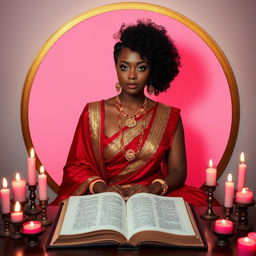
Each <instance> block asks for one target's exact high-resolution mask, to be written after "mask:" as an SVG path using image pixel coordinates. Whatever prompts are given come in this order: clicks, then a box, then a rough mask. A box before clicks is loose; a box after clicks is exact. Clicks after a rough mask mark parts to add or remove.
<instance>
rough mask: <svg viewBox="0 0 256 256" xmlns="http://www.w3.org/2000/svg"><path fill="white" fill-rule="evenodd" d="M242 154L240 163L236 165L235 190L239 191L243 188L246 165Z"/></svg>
mask: <svg viewBox="0 0 256 256" xmlns="http://www.w3.org/2000/svg"><path fill="white" fill-rule="evenodd" d="M244 160H245V157H244V152H242V153H241V155H240V163H239V165H238V177H237V190H238V191H241V190H242V188H243V187H244V186H245V179H246V169H247V165H246V164H245V163H244Z"/></svg>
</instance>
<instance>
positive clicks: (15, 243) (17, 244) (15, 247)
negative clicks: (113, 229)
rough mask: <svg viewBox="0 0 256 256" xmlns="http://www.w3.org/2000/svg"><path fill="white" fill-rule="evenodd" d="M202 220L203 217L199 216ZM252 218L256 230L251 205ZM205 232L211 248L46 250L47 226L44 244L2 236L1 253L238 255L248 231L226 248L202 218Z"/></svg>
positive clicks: (51, 255)
mask: <svg viewBox="0 0 256 256" xmlns="http://www.w3.org/2000/svg"><path fill="white" fill-rule="evenodd" d="M214 210H215V212H216V213H218V214H219V215H220V216H221V217H222V208H220V207H219V208H215V209H214ZM57 211H58V207H57V206H49V207H48V217H49V218H51V219H52V220H54V218H55V216H56V214H57ZM195 212H196V214H197V215H198V216H200V215H201V214H202V213H204V212H205V208H203V207H195ZM199 219H200V218H199ZM249 219H250V222H251V223H254V231H256V208H251V209H250V211H249ZM200 222H201V227H202V232H203V233H204V235H205V238H206V241H207V243H208V250H197V249H193V250H191V249H180V248H171V249H162V248H160V249H159V248H142V249H140V250H131V249H130V250H119V249H116V248H106V247H104V248H93V249H88V248H72V249H51V250H47V251H46V248H45V244H46V242H47V239H48V237H49V234H50V231H51V227H52V226H50V227H47V228H46V230H45V232H44V233H43V235H42V236H41V237H40V240H41V244H40V245H38V246H36V247H33V248H29V247H27V246H26V245H25V243H24V239H21V240H12V239H11V238H2V237H1V238H0V255H4V256H12V255H15V256H29V255H31V256H32V255H33V256H37V255H47V256H58V255H61V256H65V255H66V256H77V255H83V256H86V255H90V256H94V255H104V256H108V255H111V256H112V255H118V256H119V255H120V256H138V255H147V256H151V255H152V256H153V255H154V256H156V255H159V256H160V255H161V256H165V255H166V256H167V255H168V256H169V255H171V254H172V255H175V256H179V255H186V256H187V255H189V256H193V255H200V256H201V255H202V256H203V255H236V253H235V252H236V241H237V238H238V237H241V236H246V234H247V233H248V232H236V233H235V234H234V236H233V237H232V238H231V239H230V241H231V243H232V245H231V246H230V247H226V248H220V247H218V246H216V245H215V240H216V237H215V236H214V235H213V233H212V231H211V225H212V222H211V221H205V220H201V219H200ZM0 224H1V226H0V229H1V230H2V229H3V222H2V221H1V222H0Z"/></svg>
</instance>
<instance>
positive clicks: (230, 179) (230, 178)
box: [228, 173, 232, 182]
mask: <svg viewBox="0 0 256 256" xmlns="http://www.w3.org/2000/svg"><path fill="white" fill-rule="evenodd" d="M228 181H229V182H232V174H231V173H230V174H229V175H228Z"/></svg>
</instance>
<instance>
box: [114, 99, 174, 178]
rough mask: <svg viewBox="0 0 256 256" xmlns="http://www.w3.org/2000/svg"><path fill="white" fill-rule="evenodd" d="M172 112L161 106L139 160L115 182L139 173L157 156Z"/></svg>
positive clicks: (131, 164)
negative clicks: (154, 155) (125, 176)
mask: <svg viewBox="0 0 256 256" xmlns="http://www.w3.org/2000/svg"><path fill="white" fill-rule="evenodd" d="M170 112H171V108H170V107H168V106H165V105H163V104H159V106H158V109H157V113H156V117H155V120H154V122H153V126H152V128H151V131H150V133H149V135H148V138H147V140H146V142H145V143H144V145H143V147H142V149H141V152H140V155H139V159H138V160H137V161H136V162H131V163H130V164H129V165H127V167H126V168H125V169H124V170H123V171H121V172H120V173H119V174H118V175H117V176H116V178H115V179H114V181H115V182H116V181H119V180H121V178H123V176H124V175H127V174H129V175H130V174H131V173H134V172H135V171H137V170H138V169H139V168H141V167H142V166H143V165H144V164H145V163H146V162H147V161H148V159H149V158H150V157H152V156H153V154H155V152H156V150H157V148H158V146H159V144H160V142H161V140H162V137H163V134H164V131H165V129H166V126H167V123H168V120H169V115H170Z"/></svg>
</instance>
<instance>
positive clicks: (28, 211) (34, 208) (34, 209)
mask: <svg viewBox="0 0 256 256" xmlns="http://www.w3.org/2000/svg"><path fill="white" fill-rule="evenodd" d="M36 187H37V185H28V190H29V192H30V193H29V199H30V205H29V207H27V208H26V210H25V212H26V214H28V215H33V214H38V213H40V212H41V210H40V209H39V208H38V207H37V206H36Z"/></svg>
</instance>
